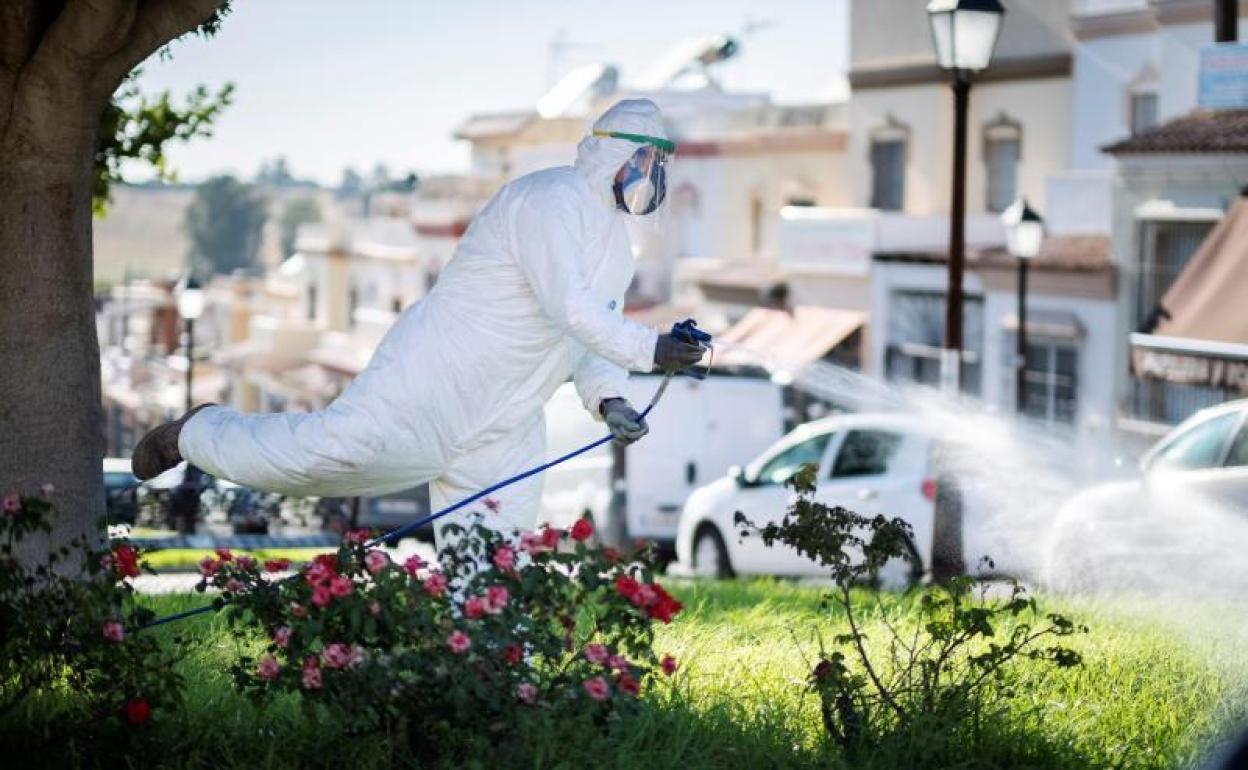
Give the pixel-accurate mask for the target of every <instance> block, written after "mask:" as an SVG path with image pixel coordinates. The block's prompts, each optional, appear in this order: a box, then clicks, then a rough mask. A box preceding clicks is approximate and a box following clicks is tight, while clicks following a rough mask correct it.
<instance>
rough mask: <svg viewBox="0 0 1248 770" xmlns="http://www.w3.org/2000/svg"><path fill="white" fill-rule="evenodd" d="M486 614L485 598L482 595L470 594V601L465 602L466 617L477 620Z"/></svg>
mask: <svg viewBox="0 0 1248 770" xmlns="http://www.w3.org/2000/svg"><path fill="white" fill-rule="evenodd" d="M484 614H485V600H484V599H482V598H481V597H480V596H470V597H468V601H466V602H464V617H466V618H468V619H469V620H476V619H477V618H479V617H481V616H482V615H484Z"/></svg>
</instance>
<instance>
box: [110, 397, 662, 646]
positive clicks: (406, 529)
mask: <svg viewBox="0 0 1248 770" xmlns="http://www.w3.org/2000/svg"><path fill="white" fill-rule="evenodd" d="M671 379H672V375H671V374H667V375H665V376H664V377H663V382H661V383H659V387H658V389H657V390H656V391H655V392H654V397H653V398H651V399H650V403H649V404H647V405H646V408H645V409H643V410H642V412H641V417H642V419H645V418H646V417H647V416H648V415H649V414H650V411H651V410H653V409H654V407H655V405H656V404H658V403H659V399H660V398H662V397H663V392H664V391H666V390H667V384H668V383H669V382H671ZM614 438H615V436H614V435H611V434H607V435H606V436H603V437H602V438H600V439H598V440H597V441H593V442H590V443H588V444H586V445H585V446H583V447H581V448H580V449H576V450H573V451H571V452H568V453H567V454H566V455H563V456H562V457H558V458H555V459H554V460H551V461H550V462H547V463H543V464H542V465H539V466H537V467H535V468H530V469H529V470H527V471H524V472H523V473H518V474H516V475H515V476H512V477H511V478H509V479H503V480H502V481H500V482H498V483H497V484H494V485H493V486H490V487H486V488H485V489H483V490H481V491H480V492H478V493H476V494H475V495H472V496H471V497H466V498H464V499H463V500H460V501H459V502H458V503H455V504H454V505H448V506H447V507H446V508H443V509H442V510H440V511H438V512H436V513H431V514H429V515H428V516H425V517H424V518H422V519H417V520H416V521H413V522H411V523H410V524H405V525H403V526H402V527H399V528H398V529H396V530H394V531H392V532H388V533H386V534H384V535H382V536H381V537H375V538H373V539H372V540H370V541H368V542H367V543H365V544H364V547H365V548H372V547H374V546H376V545H380V544H382V543H385V542H387V541H390V542H391V543H395V542H398V540H399V539H400V538H402V537H403V536H404V535H406V534H409V533H411V532H414V531H415V530H418V529H420V528H421V527H423V526H425V525H426V524H429V523H432V522H434V521H437V520H438V519H440V518H442V517H443V516H446V515H447V514H448V513H454V512H455V511H458V510H459V509H460V508H463V507H464V506H467V505H471V504H472V503H475V502H476V501H478V500H480V499H481V498H483V497H485V496H486V495H489V494H492V493H494V492H497V491H498V490H500V489H502V488H503V487H509V486H511V485H512V484H515V483H516V482H517V481H523V480H525V479H527V478H529V477H530V476H536V475H537V474H539V473H543V472H544V471H548V470H550V469H551V468H553V467H555V466H556V465H559V464H560V463H565V462H567V461H568V460H571V459H572V458H574V457H579V456H580V455H583V454H585V453H586V452H588V451H590V450H593V449H597V448H598V447H600V446H602V445H603V444H606V443H608V442H610V441H612V440H613V439H614ZM295 577H298V576H297V575H291V576H290V577H287V578H285V579H286V580H290V579H292V578H295ZM226 601H227V602H228V600H226ZM222 606H224V604H220V605H219V604H215V603H214V604H206V605H204V606H203V607H197V608H195V609H193V610H186V611H184V612H178V613H175V614H173V615H166V616H165V617H163V618H156V619H155V620H152V621H148V622H147V623H144V624H143V625H141V626H137V627H136V628H134V629H132V630H133V631H142V630H144V629H147V628H154V627H156V626H163V625H164V624H166V623H172V622H174V621H176V620H183V619H185V618H192V617H195V616H196V615H203V614H205V613H208V612H213V611H215V610H217V609H219V608H220V607H222Z"/></svg>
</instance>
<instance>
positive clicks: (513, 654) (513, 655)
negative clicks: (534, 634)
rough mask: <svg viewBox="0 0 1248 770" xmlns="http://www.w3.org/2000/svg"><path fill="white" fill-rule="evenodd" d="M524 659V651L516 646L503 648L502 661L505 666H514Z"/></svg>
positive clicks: (511, 645)
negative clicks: (504, 662)
mask: <svg viewBox="0 0 1248 770" xmlns="http://www.w3.org/2000/svg"><path fill="white" fill-rule="evenodd" d="M523 659H524V650H522V649H521V648H520V645H518V644H509V645H507V646H506V647H504V648H503V660H504V661H506V663H507V665H509V666H514V665H516V664H517V663H519V662H520V661H521V660H523Z"/></svg>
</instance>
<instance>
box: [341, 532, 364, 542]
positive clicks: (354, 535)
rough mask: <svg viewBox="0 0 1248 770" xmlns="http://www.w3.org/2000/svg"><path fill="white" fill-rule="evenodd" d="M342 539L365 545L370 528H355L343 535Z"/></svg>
mask: <svg viewBox="0 0 1248 770" xmlns="http://www.w3.org/2000/svg"><path fill="white" fill-rule="evenodd" d="M342 539H343V540H346V541H347V542H348V543H358V544H360V545H363V544H364V543H367V542H368V530H367V529H353V530H351V531H350V532H348V533H347V534H345V535H343V536H342Z"/></svg>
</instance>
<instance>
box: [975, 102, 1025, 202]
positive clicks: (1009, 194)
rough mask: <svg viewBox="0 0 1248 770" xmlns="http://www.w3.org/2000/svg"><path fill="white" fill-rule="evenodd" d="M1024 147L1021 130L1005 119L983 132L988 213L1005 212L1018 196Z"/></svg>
mask: <svg viewBox="0 0 1248 770" xmlns="http://www.w3.org/2000/svg"><path fill="white" fill-rule="evenodd" d="M1022 144H1023V135H1022V130H1021V129H1020V128H1019V126H1018V124H1017V123H1014V122H1011V121H1010V120H1009V119H1008V118H1006V117H1005V116H1001V117H1000V118H998V119H997V121H996V122H995V123H993V124H991V125H989V126H988V127H987V128H985V129H984V170H985V172H986V174H985V176H986V177H987V182H988V189H987V191H986V193H985V196H984V205H985V207H986V208H987V209H988V210H989V211H995V212H1001V211H1005V210H1006V208H1008V207H1009V205H1010V204H1011V203H1013V202H1014V199H1015V198H1017V197H1018V159H1019V157H1020V156H1021V155H1022Z"/></svg>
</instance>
